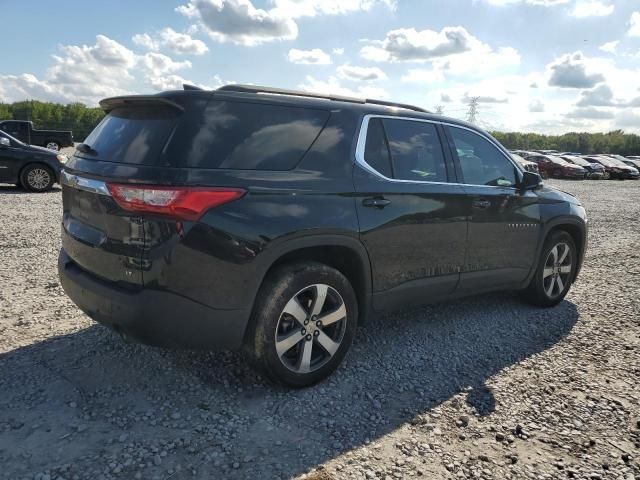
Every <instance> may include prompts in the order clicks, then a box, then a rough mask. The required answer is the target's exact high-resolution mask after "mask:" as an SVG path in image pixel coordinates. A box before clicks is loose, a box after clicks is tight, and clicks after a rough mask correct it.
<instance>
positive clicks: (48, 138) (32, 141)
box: [0, 120, 73, 152]
mask: <svg viewBox="0 0 640 480" xmlns="http://www.w3.org/2000/svg"><path fill="white" fill-rule="evenodd" d="M0 130H1V131H3V132H5V133H8V134H9V135H11V136H12V137H14V138H17V139H18V140H20V141H22V142H24V143H26V144H29V145H39V146H41V147H45V148H48V149H49V150H54V151H56V152H57V151H59V150H60V149H61V148H64V147H73V134H72V132H70V131H62V130H37V129H35V128H33V122H27V121H23V120H4V121H2V122H0Z"/></svg>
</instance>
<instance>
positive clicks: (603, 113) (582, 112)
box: [566, 107, 614, 120]
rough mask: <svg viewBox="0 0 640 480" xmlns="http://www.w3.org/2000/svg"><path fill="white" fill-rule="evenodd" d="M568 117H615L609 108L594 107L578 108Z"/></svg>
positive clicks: (593, 118) (605, 118)
mask: <svg viewBox="0 0 640 480" xmlns="http://www.w3.org/2000/svg"><path fill="white" fill-rule="evenodd" d="M566 116H567V117H568V118H577V119H589V120H609V119H611V118H613V117H614V115H613V113H612V112H610V111H608V110H602V109H598V108H594V107H586V108H576V109H575V110H572V111H571V112H569V113H567V115H566Z"/></svg>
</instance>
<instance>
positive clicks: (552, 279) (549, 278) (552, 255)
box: [542, 242, 573, 299]
mask: <svg viewBox="0 0 640 480" xmlns="http://www.w3.org/2000/svg"><path fill="white" fill-rule="evenodd" d="M572 270H573V254H572V252H571V247H570V246H569V245H568V244H566V243H564V242H561V243H558V244H557V245H555V246H554V247H553V248H552V249H551V250H550V251H549V255H547V259H546V261H545V264H544V269H543V271H542V286H543V289H544V292H545V294H546V295H547V297H549V298H550V299H554V298H557V297H559V296H560V295H561V294H562V292H563V291H564V289H565V286H566V285H567V283H568V282H569V280H570V277H571V272H572Z"/></svg>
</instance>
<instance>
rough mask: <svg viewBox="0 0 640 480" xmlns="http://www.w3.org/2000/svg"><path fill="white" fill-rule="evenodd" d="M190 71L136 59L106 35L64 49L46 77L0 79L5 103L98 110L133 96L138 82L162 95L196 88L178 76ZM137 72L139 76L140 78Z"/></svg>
mask: <svg viewBox="0 0 640 480" xmlns="http://www.w3.org/2000/svg"><path fill="white" fill-rule="evenodd" d="M188 68H191V62H189V61H182V62H177V61H174V60H173V59H171V58H170V57H168V56H166V55H164V54H161V53H157V52H147V53H146V54H144V55H136V54H134V52H132V51H131V50H129V49H128V48H127V47H125V46H124V45H122V44H120V43H118V42H116V41H115V40H112V39H111V38H109V37H106V36H104V35H98V36H97V37H96V43H95V44H94V45H65V46H62V47H60V53H58V54H56V55H53V65H51V66H50V67H49V68H48V69H47V70H46V73H45V75H44V77H43V78H40V79H39V78H37V77H36V76H34V75H31V74H28V73H27V74H23V75H0V100H2V101H19V100H24V99H38V100H44V101H55V102H62V103H69V102H83V103H86V104H89V105H95V104H97V103H98V101H99V100H101V99H102V98H105V97H111V96H115V95H126V94H131V93H133V92H132V90H133V88H132V85H134V84H135V82H136V80H139V81H143V82H146V83H147V84H149V85H151V86H152V87H153V88H155V89H157V90H164V89H168V88H178V87H179V88H182V83H191V82H188V81H186V80H184V79H183V78H182V77H179V76H178V75H176V74H175V72H176V71H179V70H183V69H188ZM134 73H137V74H139V75H138V78H136V76H134Z"/></svg>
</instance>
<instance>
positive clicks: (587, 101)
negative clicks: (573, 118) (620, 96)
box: [576, 83, 615, 107]
mask: <svg viewBox="0 0 640 480" xmlns="http://www.w3.org/2000/svg"><path fill="white" fill-rule="evenodd" d="M576 105H577V106H578V107H611V106H614V105H615V102H614V100H613V90H611V87H610V86H609V85H607V84H606V83H603V84H602V85H598V86H597V87H596V88H594V89H593V90H585V91H583V92H582V93H581V94H580V100H578V103H577V104H576Z"/></svg>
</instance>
